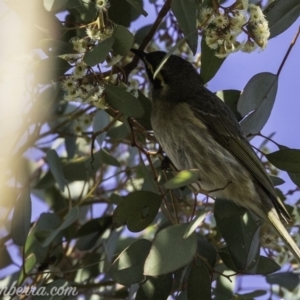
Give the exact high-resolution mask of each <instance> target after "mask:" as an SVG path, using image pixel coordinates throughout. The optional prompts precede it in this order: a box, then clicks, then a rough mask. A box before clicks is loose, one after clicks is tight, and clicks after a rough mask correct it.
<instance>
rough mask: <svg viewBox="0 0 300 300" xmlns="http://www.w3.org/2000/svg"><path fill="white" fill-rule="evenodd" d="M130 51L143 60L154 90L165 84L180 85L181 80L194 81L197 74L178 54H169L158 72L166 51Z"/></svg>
mask: <svg viewBox="0 0 300 300" xmlns="http://www.w3.org/2000/svg"><path fill="white" fill-rule="evenodd" d="M131 51H132V52H133V53H135V54H136V55H137V56H138V57H139V58H140V59H141V60H142V61H143V62H144V64H145V67H146V72H147V75H148V77H149V80H150V81H151V83H152V86H153V89H154V90H155V89H161V88H163V87H165V86H173V87H174V86H175V85H176V86H178V85H179V86H182V84H183V80H184V81H185V82H186V81H189V80H190V79H193V81H194V80H195V79H196V78H198V76H199V75H198V73H197V71H196V70H195V68H194V67H193V66H192V65H191V64H190V63H189V62H188V61H186V60H184V59H183V58H181V57H179V56H176V55H171V56H170V57H169V58H168V59H167V60H166V61H165V62H164V64H163V66H162V68H161V69H160V70H159V72H156V70H157V68H158V67H159V66H160V64H161V62H162V61H163V60H164V58H165V56H166V54H167V53H166V52H163V51H154V52H150V53H145V52H143V51H141V50H137V49H131ZM155 73H156V74H155ZM154 75H155V76H154Z"/></svg>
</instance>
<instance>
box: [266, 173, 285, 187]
mask: <svg viewBox="0 0 300 300" xmlns="http://www.w3.org/2000/svg"><path fill="white" fill-rule="evenodd" d="M269 177H270V179H271V181H272V183H273V185H274V186H277V185H281V184H284V183H285V181H284V180H283V179H282V178H280V177H277V176H273V175H269Z"/></svg>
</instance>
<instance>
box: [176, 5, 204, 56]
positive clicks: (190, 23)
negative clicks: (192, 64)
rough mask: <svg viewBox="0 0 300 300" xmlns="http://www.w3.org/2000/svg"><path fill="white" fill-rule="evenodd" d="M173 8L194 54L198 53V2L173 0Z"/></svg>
mask: <svg viewBox="0 0 300 300" xmlns="http://www.w3.org/2000/svg"><path fill="white" fill-rule="evenodd" d="M171 9H172V12H173V13H174V15H175V17H176V19H177V21H178V24H179V27H180V29H181V30H182V32H183V34H184V36H185V37H186V39H187V43H188V45H189V47H190V48H191V50H192V52H193V54H196V51H197V45H198V32H197V19H196V17H197V6H196V2H195V1H194V0H173V1H171Z"/></svg>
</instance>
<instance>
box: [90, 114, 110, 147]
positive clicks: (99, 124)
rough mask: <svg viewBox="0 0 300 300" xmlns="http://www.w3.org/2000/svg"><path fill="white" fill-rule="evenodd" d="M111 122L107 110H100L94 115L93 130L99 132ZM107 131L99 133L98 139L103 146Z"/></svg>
mask: <svg viewBox="0 0 300 300" xmlns="http://www.w3.org/2000/svg"><path fill="white" fill-rule="evenodd" d="M108 123H109V115H108V114H107V112H106V111H105V110H98V111H97V112H96V115H95V117H94V122H93V131H94V132H97V131H99V130H101V129H103V128H104V127H105V126H106V125H107V124H108ZM106 133H107V131H104V132H102V133H101V134H99V135H97V137H96V141H97V143H98V145H99V146H100V147H101V146H102V143H103V141H104V140H105V137H106Z"/></svg>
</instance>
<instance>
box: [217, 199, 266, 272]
mask: <svg viewBox="0 0 300 300" xmlns="http://www.w3.org/2000/svg"><path fill="white" fill-rule="evenodd" d="M214 215H215V219H216V223H217V227H218V229H219V231H220V232H221V234H222V236H223V238H224V240H225V241H226V244H227V246H228V250H229V254H230V256H231V258H232V262H233V264H234V266H235V268H234V271H240V270H245V269H251V268H253V266H254V265H255V264H257V261H258V256H259V250H260V245H259V242H260V239H259V226H258V225H257V223H256V221H255V220H254V219H253V218H252V216H251V215H250V213H248V212H247V211H246V210H245V209H243V208H242V207H239V206H237V205H235V204H234V203H233V202H231V201H227V200H224V199H216V202H215V214H214ZM228 267H231V266H228Z"/></svg>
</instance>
